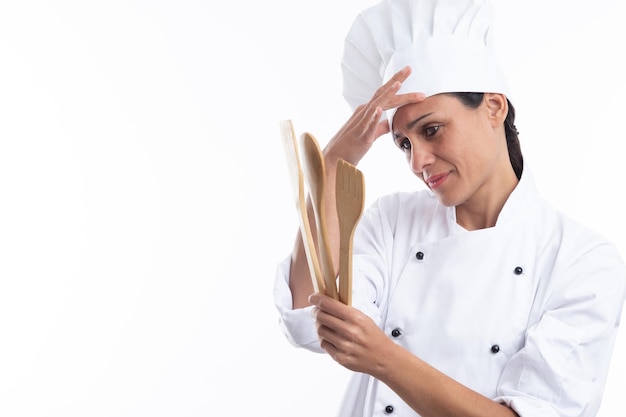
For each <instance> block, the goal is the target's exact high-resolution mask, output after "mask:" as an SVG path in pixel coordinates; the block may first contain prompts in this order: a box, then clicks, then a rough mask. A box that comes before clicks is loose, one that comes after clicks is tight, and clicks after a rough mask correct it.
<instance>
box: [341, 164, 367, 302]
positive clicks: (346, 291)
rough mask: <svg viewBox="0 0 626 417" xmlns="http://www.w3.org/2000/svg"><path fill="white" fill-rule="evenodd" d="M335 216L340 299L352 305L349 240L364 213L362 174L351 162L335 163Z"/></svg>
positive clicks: (350, 244)
mask: <svg viewBox="0 0 626 417" xmlns="http://www.w3.org/2000/svg"><path fill="white" fill-rule="evenodd" d="M335 192H336V197H337V215H338V217H339V300H340V301H341V302H343V303H344V304H347V305H351V304H352V241H353V237H354V229H355V227H356V225H357V222H358V221H359V218H360V217H361V214H362V213H363V206H364V204H365V184H364V181H363V173H362V172H361V171H360V170H359V169H357V168H356V167H355V166H354V165H352V164H351V163H349V162H347V161H344V160H343V159H340V160H339V162H337V178H336V190H335Z"/></svg>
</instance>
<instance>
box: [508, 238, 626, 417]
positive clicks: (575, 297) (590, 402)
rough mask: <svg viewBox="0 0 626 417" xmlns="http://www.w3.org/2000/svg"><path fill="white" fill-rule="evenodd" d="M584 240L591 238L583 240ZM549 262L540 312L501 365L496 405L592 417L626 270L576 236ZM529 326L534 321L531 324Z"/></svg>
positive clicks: (612, 254)
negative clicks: (521, 343) (516, 349)
mask: <svg viewBox="0 0 626 417" xmlns="http://www.w3.org/2000/svg"><path fill="white" fill-rule="evenodd" d="M583 237H587V238H588V237H589V236H583ZM575 241H576V242H577V244H576V245H574V244H573V245H571V247H569V248H566V249H563V248H561V250H560V252H561V255H560V256H561V257H564V258H565V259H566V260H564V261H562V260H561V261H559V260H557V263H556V264H555V269H554V271H553V273H552V276H551V277H550V281H549V282H550V283H549V285H547V289H546V291H545V294H544V295H539V296H538V298H540V299H538V300H536V301H535V302H536V303H537V302H539V303H542V308H541V314H540V315H538V318H537V319H534V318H532V317H531V324H530V327H529V328H528V331H527V334H526V341H525V346H524V347H523V348H522V349H521V350H520V351H519V352H518V353H517V354H515V355H514V356H513V357H511V359H510V360H509V362H508V363H507V365H506V367H505V369H504V372H503V374H502V377H501V381H500V383H499V387H498V395H499V397H498V398H496V400H497V401H500V402H503V403H505V404H507V405H508V406H510V407H511V408H512V409H514V410H515V411H516V412H517V413H518V414H519V415H520V417H594V416H595V415H596V413H597V411H598V409H599V408H600V403H601V400H602V394H603V392H604V387H605V384H606V379H607V374H608V370H609V366H610V360H611V354H612V351H613V346H614V343H615V338H616V334H617V330H618V327H619V324H620V317H621V314H622V306H623V303H624V298H625V296H626V268H625V266H624V263H623V261H622V260H621V258H620V255H619V254H618V252H617V250H616V248H615V247H614V246H613V245H611V244H609V243H606V242H603V241H598V239H593V238H592V239H591V241H595V242H594V243H591V242H590V241H589V240H586V242H584V240H583V241H581V240H580V239H575ZM533 320H534V321H535V323H534V324H532V321H533Z"/></svg>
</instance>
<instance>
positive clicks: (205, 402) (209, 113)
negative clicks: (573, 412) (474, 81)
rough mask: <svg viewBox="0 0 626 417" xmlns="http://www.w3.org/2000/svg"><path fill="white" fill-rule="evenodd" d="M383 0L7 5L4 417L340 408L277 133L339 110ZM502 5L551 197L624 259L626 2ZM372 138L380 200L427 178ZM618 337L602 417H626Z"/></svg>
mask: <svg viewBox="0 0 626 417" xmlns="http://www.w3.org/2000/svg"><path fill="white" fill-rule="evenodd" d="M373 3H374V2H373V1H372V0H367V1H366V0H362V1H357V0H350V1H341V2H338V1H331V0H318V1H316V2H295V1H287V0H268V1H264V2H256V1H252V0H244V1H239V2H219V3H218V2H208V1H191V0H177V1H173V0H161V1H148V0H144V1H140V0H109V1H78V0H76V1H69V0H59V1H44V0H40V1H33V0H23V1H19V2H18V1H10V0H1V1H0V415H2V416H7V417H18V416H29V417H30V416H42V417H43V416H45V417H49V416H63V417H70V416H81V417H83V416H90V417H97V416H107V417H109V416H116V417H122V416H124V417H126V416H128V417H131V416H132V417H136V416H150V417H161V416H215V415H234V416H253V415H272V416H299V417H308V416H331V415H334V412H335V410H336V409H337V405H338V402H339V399H340V397H341V394H342V390H343V386H344V382H345V380H346V377H347V372H346V371H345V370H343V369H342V368H340V367H339V366H338V365H336V364H335V363H334V362H333V361H332V360H331V359H330V358H328V357H326V356H324V355H316V354H312V353H309V352H305V351H302V350H298V349H295V348H293V347H292V346H291V345H289V343H288V342H287V341H286V339H285V338H284V337H283V335H282V334H281V333H280V331H279V329H278V325H277V316H276V312H275V308H274V305H273V299H272V286H273V280H274V268H275V265H276V263H277V262H278V261H279V260H280V259H282V258H283V257H284V256H286V255H287V254H288V252H289V251H290V249H291V244H292V240H293V234H294V230H295V228H296V225H297V221H296V217H295V209H294V207H293V204H292V200H291V197H290V189H289V184H288V181H287V171H286V165H285V163H284V154H283V150H282V147H281V145H280V137H279V130H278V122H279V120H281V119H288V118H289V119H292V120H293V122H294V125H295V127H296V130H297V131H298V132H303V131H310V132H312V133H313V134H314V135H315V136H316V137H317V138H318V140H319V141H320V142H321V143H322V145H323V144H325V142H326V141H327V140H328V139H329V138H330V136H331V135H332V134H333V132H334V131H335V130H336V129H337V128H338V127H339V126H340V125H341V124H342V123H343V120H344V119H345V118H346V117H347V116H348V114H349V113H348V110H347V107H346V105H345V104H344V102H343V99H342V98H341V81H340V70H339V59H340V54H341V47H342V42H343V36H344V35H345V32H346V31H347V29H348V26H349V25H350V23H351V22H352V19H353V17H354V15H355V13H356V12H357V11H359V10H360V9H362V8H363V7H365V6H368V5H370V4H373ZM588 3H589V2H587V1H583V0H575V1H572V0H570V1H566V0H551V1H544V0H529V1H525V2H512V1H507V0H497V1H496V7H498V9H497V10H498V16H499V19H500V20H499V26H498V29H497V30H498V32H497V33H498V35H499V36H500V38H499V39H500V43H499V45H500V48H501V53H502V56H503V62H504V65H505V67H506V69H507V71H508V72H509V74H510V77H509V78H510V82H511V86H512V89H513V96H514V97H513V98H514V104H515V106H516V109H517V111H518V121H517V126H518V128H519V130H520V131H521V140H522V146H523V150H524V152H525V155H526V158H527V161H528V164H529V166H530V167H531V168H532V169H533V171H534V172H535V176H536V177H537V179H538V185H539V187H540V188H541V190H542V191H543V192H544V193H545V195H546V196H547V197H548V198H549V199H550V200H551V201H553V202H554V203H555V204H556V205H558V206H559V207H561V208H562V209H563V210H564V211H565V212H566V213H568V214H570V215H571V216H573V217H575V218H576V219H578V220H580V221H581V222H583V223H586V224H588V225H589V226H591V227H593V228H595V229H596V230H598V231H600V232H602V233H604V234H605V235H607V236H608V237H609V238H610V239H611V240H613V241H614V242H615V243H616V244H618V245H619V246H620V250H621V251H622V253H623V254H624V255H625V256H626V226H624V222H623V220H622V217H621V216H622V215H623V213H624V212H625V211H626V207H625V205H624V204H625V203H624V199H623V196H622V194H623V191H622V190H623V180H624V178H625V177H624V171H623V158H622V157H621V154H620V151H621V149H622V147H623V145H622V143H621V142H622V141H624V139H626V134H625V133H624V128H623V118H624V110H625V107H626V106H624V104H623V103H624V101H623V100H624V97H625V96H626V91H625V83H624V81H623V74H625V73H626V68H625V64H624V59H623V58H624V47H623V39H625V36H626V33H625V30H626V29H625V27H624V26H625V25H624V24H623V20H624V17H626V7H625V4H624V2H623V1H621V0H601V1H596V2H594V5H595V6H594V8H593V9H587V8H586V4H588ZM403 160H404V158H403V156H402V154H401V153H399V152H398V151H396V150H394V149H393V146H392V145H390V143H389V141H386V140H384V139H383V140H381V141H380V143H378V144H377V145H376V146H375V150H374V151H373V152H372V153H370V154H369V155H368V156H367V157H366V158H365V160H364V161H363V163H362V165H361V168H362V170H363V171H364V173H365V176H366V182H367V200H368V202H371V201H372V200H373V199H374V198H376V196H378V195H380V194H381V193H384V192H388V191H393V190H397V189H412V188H415V187H419V186H420V185H419V184H418V183H417V180H416V179H415V178H413V177H411V175H410V174H409V172H408V169H407V168H406V167H405V166H404V164H403ZM625 348H626V331H622V332H621V333H620V336H619V339H618V341H617V346H616V353H615V356H614V360H613V365H612V368H611V373H610V378H609V383H608V386H607V391H606V394H605V401H604V404H603V407H602V410H601V413H600V414H599V417H613V416H615V417H617V416H623V415H624V411H625V410H626V408H625V407H624V405H623V400H622V398H623V387H624V386H625V385H624V384H625V383H626V353H625V352H626V351H625Z"/></svg>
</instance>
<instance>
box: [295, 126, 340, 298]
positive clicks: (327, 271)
mask: <svg viewBox="0 0 626 417" xmlns="http://www.w3.org/2000/svg"><path fill="white" fill-rule="evenodd" d="M300 146H301V150H302V155H303V158H302V162H303V166H304V172H305V174H306V175H305V178H306V181H307V184H308V186H309V195H310V197H311V203H312V204H313V213H314V214H315V223H316V224H317V247H318V249H319V252H318V254H319V258H320V261H321V263H320V265H321V268H322V276H323V277H324V283H325V293H326V295H328V296H329V297H332V298H335V299H338V298H339V297H338V295H337V275H336V273H335V268H334V264H333V259H332V252H331V249H330V245H329V242H328V233H327V226H326V207H325V205H324V204H325V198H324V193H325V192H326V167H325V165H324V157H323V155H322V151H321V149H320V147H319V144H318V143H317V140H316V139H315V137H313V135H311V134H310V133H306V132H305V133H303V134H302V135H300Z"/></svg>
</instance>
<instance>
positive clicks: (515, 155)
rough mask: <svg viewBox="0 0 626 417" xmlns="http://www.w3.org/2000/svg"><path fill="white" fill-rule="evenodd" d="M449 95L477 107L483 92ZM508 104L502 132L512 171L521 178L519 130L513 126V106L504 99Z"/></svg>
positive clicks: (481, 100) (481, 99) (521, 160)
mask: <svg viewBox="0 0 626 417" xmlns="http://www.w3.org/2000/svg"><path fill="white" fill-rule="evenodd" d="M450 95H452V96H454V97H456V98H458V99H459V100H460V101H461V103H463V104H464V105H466V106H467V107H470V108H472V109H475V108H477V107H478V106H479V105H480V103H482V102H483V97H484V94H483V93H450ZM506 101H507V103H508V105H509V112H508V113H507V115H506V119H505V120H504V133H505V135H506V146H507V148H508V150H509V160H510V161H511V165H512V166H513V171H515V175H516V176H517V179H518V180H519V179H520V178H522V171H523V169H524V158H523V157H522V149H521V147H520V143H519V137H518V135H519V132H518V131H517V128H516V127H515V108H514V107H513V105H512V104H511V102H510V101H509V99H508V98H507V99H506Z"/></svg>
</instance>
